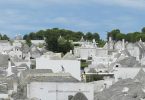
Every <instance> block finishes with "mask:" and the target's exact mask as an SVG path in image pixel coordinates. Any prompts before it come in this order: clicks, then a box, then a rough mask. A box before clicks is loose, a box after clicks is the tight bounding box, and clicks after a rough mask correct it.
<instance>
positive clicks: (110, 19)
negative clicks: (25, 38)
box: [0, 0, 145, 39]
mask: <svg viewBox="0 0 145 100" xmlns="http://www.w3.org/2000/svg"><path fill="white" fill-rule="evenodd" d="M144 12H145V0H0V33H2V34H7V35H8V36H10V37H14V36H16V35H17V34H22V35H24V34H28V33H30V32H36V31H38V30H43V29H44V30H45V29H49V28H64V29H70V30H73V31H82V32H85V33H86V32H98V33H99V34H100V36H101V38H102V39H106V33H107V32H108V31H111V30H113V29H120V30H121V32H122V33H129V32H135V31H141V29H142V27H144V26H145V13H144Z"/></svg>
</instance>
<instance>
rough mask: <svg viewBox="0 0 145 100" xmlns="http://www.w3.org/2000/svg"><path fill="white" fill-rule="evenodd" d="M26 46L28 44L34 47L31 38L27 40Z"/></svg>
mask: <svg viewBox="0 0 145 100" xmlns="http://www.w3.org/2000/svg"><path fill="white" fill-rule="evenodd" d="M26 44H27V45H28V46H29V47H30V46H31V45H32V43H31V39H30V38H27V39H26Z"/></svg>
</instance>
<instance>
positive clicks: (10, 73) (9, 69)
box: [7, 59, 13, 76]
mask: <svg viewBox="0 0 145 100" xmlns="http://www.w3.org/2000/svg"><path fill="white" fill-rule="evenodd" d="M12 74H13V73H12V65H11V61H10V59H8V69H7V76H11V75H12Z"/></svg>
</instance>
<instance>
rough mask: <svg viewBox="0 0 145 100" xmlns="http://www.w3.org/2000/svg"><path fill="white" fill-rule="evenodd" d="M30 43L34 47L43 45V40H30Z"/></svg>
mask: <svg viewBox="0 0 145 100" xmlns="http://www.w3.org/2000/svg"><path fill="white" fill-rule="evenodd" d="M31 43H32V44H35V45H39V44H45V40H31Z"/></svg>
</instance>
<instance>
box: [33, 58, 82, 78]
mask: <svg viewBox="0 0 145 100" xmlns="http://www.w3.org/2000/svg"><path fill="white" fill-rule="evenodd" d="M62 66H63V68H64V71H65V72H68V73H70V74H71V75H72V76H73V77H75V78H76V79H78V80H81V72H80V61H77V60H50V59H49V58H45V57H40V58H36V69H52V70H53V72H61V71H62Z"/></svg>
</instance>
